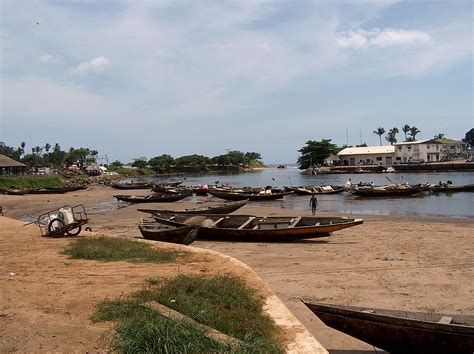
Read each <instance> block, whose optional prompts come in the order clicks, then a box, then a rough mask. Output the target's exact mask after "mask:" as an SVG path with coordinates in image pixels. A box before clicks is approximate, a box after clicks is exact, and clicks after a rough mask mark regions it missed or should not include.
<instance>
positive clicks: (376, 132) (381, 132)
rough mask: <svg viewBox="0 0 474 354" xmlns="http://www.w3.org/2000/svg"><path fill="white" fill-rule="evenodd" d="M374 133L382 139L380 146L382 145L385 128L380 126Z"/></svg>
mask: <svg viewBox="0 0 474 354" xmlns="http://www.w3.org/2000/svg"><path fill="white" fill-rule="evenodd" d="M372 133H374V134H377V135H378V136H379V139H380V146H382V135H384V134H385V129H384V128H382V127H378V128H377V129H376V130H374V131H373V132H372Z"/></svg>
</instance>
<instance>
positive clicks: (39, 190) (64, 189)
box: [28, 185, 87, 194]
mask: <svg viewBox="0 0 474 354" xmlns="http://www.w3.org/2000/svg"><path fill="white" fill-rule="evenodd" d="M86 188H87V186H83V185H77V186H67V187H48V188H31V189H29V190H28V194H64V193H68V192H75V191H78V190H82V189H86Z"/></svg>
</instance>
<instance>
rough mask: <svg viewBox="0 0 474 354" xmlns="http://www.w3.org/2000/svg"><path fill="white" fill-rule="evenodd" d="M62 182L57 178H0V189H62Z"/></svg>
mask: <svg viewBox="0 0 474 354" xmlns="http://www.w3.org/2000/svg"><path fill="white" fill-rule="evenodd" d="M64 186H65V184H64V181H63V179H62V178H61V177H59V176H18V177H0V188H14V189H23V188H50V187H64Z"/></svg>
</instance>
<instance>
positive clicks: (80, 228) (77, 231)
mask: <svg viewBox="0 0 474 354" xmlns="http://www.w3.org/2000/svg"><path fill="white" fill-rule="evenodd" d="M81 230H82V226H81V225H79V226H78V227H76V228H75V229H72V230H69V231H66V233H67V234H68V235H69V236H77V235H79V233H80V232H81Z"/></svg>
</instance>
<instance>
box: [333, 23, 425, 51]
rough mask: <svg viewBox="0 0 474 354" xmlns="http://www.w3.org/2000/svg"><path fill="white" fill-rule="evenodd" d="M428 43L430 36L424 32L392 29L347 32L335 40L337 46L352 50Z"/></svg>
mask: <svg viewBox="0 0 474 354" xmlns="http://www.w3.org/2000/svg"><path fill="white" fill-rule="evenodd" d="M430 41H431V36H430V35H429V34H428V33H426V32H423V31H407V30H404V29H393V28H385V29H383V30H380V29H378V28H374V29H371V30H369V31H365V30H357V31H349V32H345V33H342V34H341V35H340V36H339V37H338V38H337V44H338V45H339V46H340V47H342V48H353V49H362V48H368V47H389V46H395V45H412V44H416V43H428V42H430Z"/></svg>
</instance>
